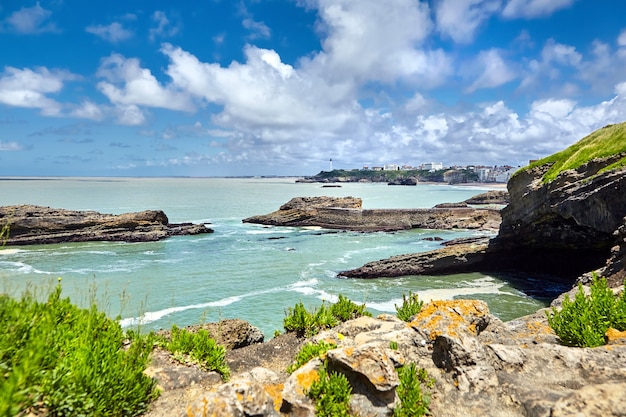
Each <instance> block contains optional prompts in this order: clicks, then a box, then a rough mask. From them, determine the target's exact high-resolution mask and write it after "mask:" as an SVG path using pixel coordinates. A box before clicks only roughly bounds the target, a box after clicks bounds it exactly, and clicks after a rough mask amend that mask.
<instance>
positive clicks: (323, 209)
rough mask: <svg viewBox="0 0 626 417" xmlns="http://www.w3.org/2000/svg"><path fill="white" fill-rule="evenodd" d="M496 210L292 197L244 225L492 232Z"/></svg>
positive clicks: (369, 230)
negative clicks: (392, 206)
mask: <svg viewBox="0 0 626 417" xmlns="http://www.w3.org/2000/svg"><path fill="white" fill-rule="evenodd" d="M500 220H501V219H500V210H499V209H497V208H474V207H469V206H467V205H464V206H462V207H435V208H431V209H370V210H368V209H363V208H362V201H361V199H360V198H355V197H339V198H336V197H296V198H293V199H291V200H290V201H289V202H287V203H286V204H283V205H282V206H281V207H280V208H279V209H278V210H277V211H275V212H272V213H269V214H265V215H259V216H253V217H248V218H246V219H244V220H243V221H244V222H245V223H256V224H264V225H272V226H295V227H305V226H317V227H323V228H327V229H340V230H353V231H363V232H373V231H395V230H406V229H414V228H419V229H474V230H491V231H495V230H497V229H498V227H499V225H500Z"/></svg>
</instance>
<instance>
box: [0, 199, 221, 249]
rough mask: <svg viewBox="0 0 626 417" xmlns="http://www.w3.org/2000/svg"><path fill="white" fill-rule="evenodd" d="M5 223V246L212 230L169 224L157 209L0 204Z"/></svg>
mask: <svg viewBox="0 0 626 417" xmlns="http://www.w3.org/2000/svg"><path fill="white" fill-rule="evenodd" d="M5 225H7V226H8V228H9V238H8V240H7V241H6V244H7V245H35V244H46V243H61V242H87V241H124V242H150V241H156V240H161V239H165V238H167V237H170V236H175V235H195V234H200V233H211V232H212V230H211V229H209V228H207V227H206V226H205V225H203V224H191V223H179V224H170V223H169V220H168V218H167V216H166V215H165V213H163V212H162V211H160V210H147V211H142V212H138V213H125V214H119V215H113V214H101V213H98V212H95V211H72V210H63V209H55V208H49V207H41V206H33V205H18V206H3V207H0V227H3V226H5Z"/></svg>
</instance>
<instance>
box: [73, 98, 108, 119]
mask: <svg viewBox="0 0 626 417" xmlns="http://www.w3.org/2000/svg"><path fill="white" fill-rule="evenodd" d="M70 116H73V117H78V118H80V119H90V120H102V119H104V116H105V112H104V111H103V110H102V108H101V107H100V106H98V105H97V104H96V103H94V102H92V101H88V100H87V101H83V102H82V103H81V104H80V105H79V106H78V107H76V108H75V109H74V110H72V111H71V112H70Z"/></svg>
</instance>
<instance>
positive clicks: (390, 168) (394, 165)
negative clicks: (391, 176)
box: [383, 164, 400, 171]
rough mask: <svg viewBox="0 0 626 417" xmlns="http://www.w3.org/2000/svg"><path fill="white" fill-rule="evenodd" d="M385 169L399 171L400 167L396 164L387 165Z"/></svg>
mask: <svg viewBox="0 0 626 417" xmlns="http://www.w3.org/2000/svg"><path fill="white" fill-rule="evenodd" d="M383 169H384V170H385V171H399V170H400V167H399V166H398V165H396V164H386V165H385V166H384V168H383Z"/></svg>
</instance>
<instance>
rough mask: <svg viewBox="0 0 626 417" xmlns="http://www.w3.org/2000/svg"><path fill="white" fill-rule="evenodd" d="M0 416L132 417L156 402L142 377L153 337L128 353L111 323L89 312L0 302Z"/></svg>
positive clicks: (50, 303) (30, 299) (56, 300)
mask: <svg viewBox="0 0 626 417" xmlns="http://www.w3.org/2000/svg"><path fill="white" fill-rule="evenodd" d="M0 325H1V326H2V328H3V330H2V332H0V372H1V375H2V378H0V415H2V416H5V415H22V414H24V415H25V414H29V413H34V414H41V413H43V414H46V415H55V416H75V415H83V416H101V415H110V416H135V415H139V414H141V413H143V412H144V411H145V410H146V409H147V406H148V403H149V402H150V401H151V400H152V399H154V398H156V396H157V395H158V393H157V390H156V385H155V382H154V380H152V379H151V378H149V377H147V376H146V375H145V374H144V373H143V371H144V370H145V368H146V366H147V363H148V360H149V355H150V352H151V351H152V335H146V336H135V337H134V338H133V341H132V343H131V344H130V345H129V346H128V348H127V349H124V348H123V342H124V339H125V337H124V334H123V332H122V329H121V327H120V325H119V323H117V322H116V321H114V320H111V319H109V318H108V317H106V315H105V314H104V313H102V312H99V311H97V309H96V307H95V306H92V307H91V308H89V309H81V308H78V307H77V306H75V305H73V304H72V303H71V302H70V300H69V298H65V299H62V298H61V285H60V284H59V285H57V287H56V288H55V289H54V290H53V291H52V292H51V293H50V295H49V296H48V299H47V301H45V302H40V301H37V300H36V299H35V298H34V296H33V295H32V294H30V293H25V294H24V295H23V296H22V298H21V299H20V300H15V299H12V298H9V297H8V296H5V295H3V296H0Z"/></svg>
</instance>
